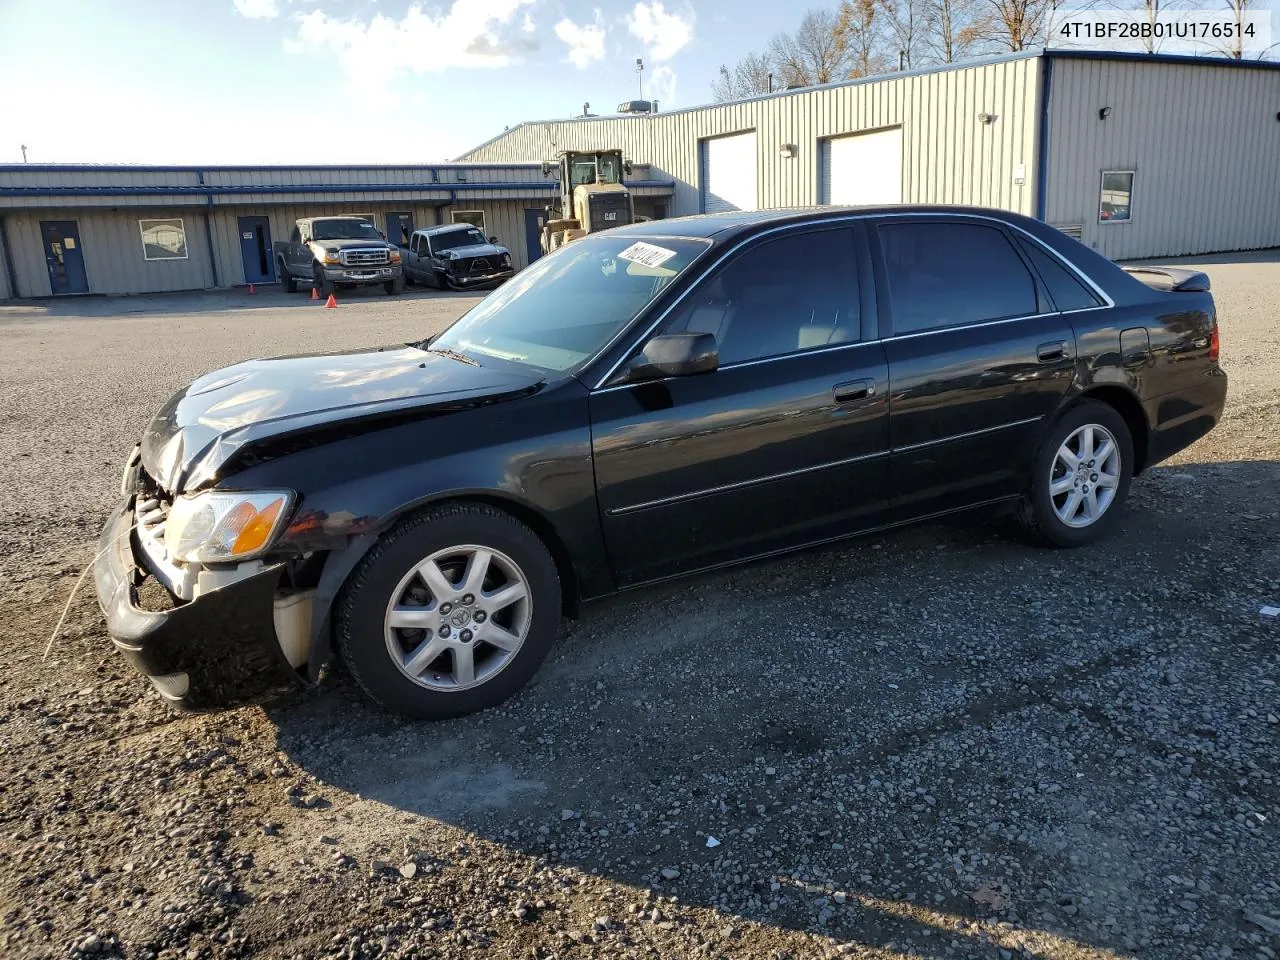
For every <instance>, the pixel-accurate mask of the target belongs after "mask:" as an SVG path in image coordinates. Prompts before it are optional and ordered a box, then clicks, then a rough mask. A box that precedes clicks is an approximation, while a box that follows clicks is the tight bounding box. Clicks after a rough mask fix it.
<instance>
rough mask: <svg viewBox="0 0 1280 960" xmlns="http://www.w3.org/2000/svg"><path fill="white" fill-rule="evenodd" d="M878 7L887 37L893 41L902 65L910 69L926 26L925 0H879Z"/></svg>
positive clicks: (916, 57)
mask: <svg viewBox="0 0 1280 960" xmlns="http://www.w3.org/2000/svg"><path fill="white" fill-rule="evenodd" d="M880 7H881V11H882V15H883V19H884V24H885V26H886V27H887V28H888V29H887V30H886V34H887V35H888V39H889V40H891V41H893V45H894V47H895V49H896V50H897V51H898V55H899V56H900V57H901V63H902V66H903V67H904V68H906V69H908V70H910V69H911V62H912V60H913V59H920V58H919V57H918V56H917V52H918V51H917V48H918V47H920V46H922V44H923V39H924V34H925V31H926V30H927V27H928V17H927V16H926V14H925V0H880Z"/></svg>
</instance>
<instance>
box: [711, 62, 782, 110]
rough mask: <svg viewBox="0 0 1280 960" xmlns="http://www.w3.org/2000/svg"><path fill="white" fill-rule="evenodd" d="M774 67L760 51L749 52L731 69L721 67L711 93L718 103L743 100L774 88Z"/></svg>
mask: <svg viewBox="0 0 1280 960" xmlns="http://www.w3.org/2000/svg"><path fill="white" fill-rule="evenodd" d="M772 75H773V68H772V66H771V65H770V63H769V59H768V58H767V57H766V56H764V54H760V53H748V54H747V55H746V56H745V57H743V58H742V59H741V60H739V61H738V62H737V63H735V64H734V65H733V68H732V69H730V68H729V67H726V66H721V67H720V75H719V76H718V77H717V78H716V80H715V82H714V83H712V84H711V95H712V96H713V97H715V99H716V101H717V102H718V103H724V102H725V101H726V100H742V99H744V98H745V97H755V96H759V95H760V94H762V93H769V92H770V90H772V83H773V76H772Z"/></svg>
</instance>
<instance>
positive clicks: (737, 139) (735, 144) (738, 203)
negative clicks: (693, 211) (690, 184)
mask: <svg viewBox="0 0 1280 960" xmlns="http://www.w3.org/2000/svg"><path fill="white" fill-rule="evenodd" d="M700 152H701V154H702V156H701V162H702V164H701V165H702V210H703V212H704V213H716V212H717V211H719V210H754V209H756V135H755V133H737V134H734V135H733V136H731V137H715V138H713V139H711V140H703V141H702V144H701V151H700Z"/></svg>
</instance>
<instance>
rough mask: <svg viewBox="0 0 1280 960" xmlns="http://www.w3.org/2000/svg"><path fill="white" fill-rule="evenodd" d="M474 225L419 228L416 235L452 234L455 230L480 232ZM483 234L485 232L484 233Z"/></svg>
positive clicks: (457, 224) (443, 224)
mask: <svg viewBox="0 0 1280 960" xmlns="http://www.w3.org/2000/svg"><path fill="white" fill-rule="evenodd" d="M479 229H480V228H479V227H477V226H476V225H475V224H474V223H441V224H437V225H436V226H434V227H419V228H418V229H417V230H415V231H413V232H414V233H433V234H434V233H452V232H453V231H455V230H479ZM482 232H483V231H482Z"/></svg>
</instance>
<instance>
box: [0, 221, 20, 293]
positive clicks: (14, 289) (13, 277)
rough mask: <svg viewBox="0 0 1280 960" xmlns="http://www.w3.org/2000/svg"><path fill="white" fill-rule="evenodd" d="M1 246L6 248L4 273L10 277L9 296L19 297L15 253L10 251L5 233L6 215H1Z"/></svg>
mask: <svg viewBox="0 0 1280 960" xmlns="http://www.w3.org/2000/svg"><path fill="white" fill-rule="evenodd" d="M0 248H3V250H4V275H5V276H6V277H7V278H8V279H9V296H11V297H13V298H14V299H15V300H16V299H18V275H17V273H16V272H15V271H14V269H13V254H11V253H10V252H9V236H8V234H6V233H5V229H4V217H0Z"/></svg>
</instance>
